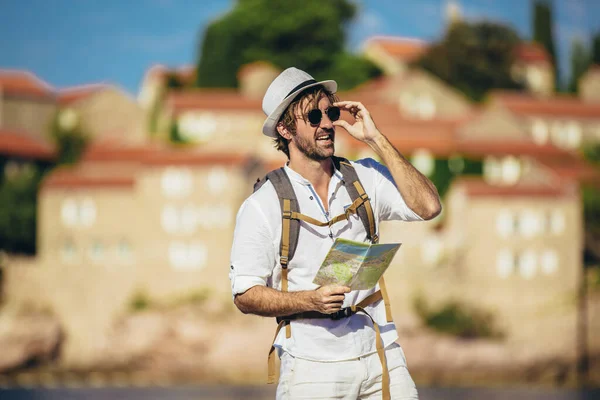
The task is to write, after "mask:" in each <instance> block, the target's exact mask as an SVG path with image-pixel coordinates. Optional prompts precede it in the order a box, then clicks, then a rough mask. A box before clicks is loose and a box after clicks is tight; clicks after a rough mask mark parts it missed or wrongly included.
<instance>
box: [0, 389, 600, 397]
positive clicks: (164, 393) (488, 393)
mask: <svg viewBox="0 0 600 400" xmlns="http://www.w3.org/2000/svg"><path fill="white" fill-rule="evenodd" d="M419 394H420V399H421V400H505V399H506V400H600V389H592V390H566V389H564V390H563V389H561V390H558V389H557V390H552V389H527V388H523V389H485V388H432V387H429V388H420V389H419ZM274 398H275V387H273V386H198V387H178V388H103V389H89V388H85V389H0V400H78V399H85V400H113V399H114V400H163V399H169V400H192V399H193V400H198V399H211V400H212V399H214V400H225V399H227V400H229V399H232V400H233V399H248V400H263V399H265V400H266V399H274Z"/></svg>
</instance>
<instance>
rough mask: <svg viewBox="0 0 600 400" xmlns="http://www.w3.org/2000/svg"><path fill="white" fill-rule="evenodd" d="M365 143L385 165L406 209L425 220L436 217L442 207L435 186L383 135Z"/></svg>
mask: <svg viewBox="0 0 600 400" xmlns="http://www.w3.org/2000/svg"><path fill="white" fill-rule="evenodd" d="M367 143H368V144H369V146H371V148H372V149H373V150H374V151H375V153H377V155H378V156H379V157H380V158H381V160H382V161H383V162H384V163H385V164H386V165H387V167H388V169H389V170H390V172H391V174H392V177H393V178H394V182H395V183H396V187H397V188H398V190H399V191H400V193H401V194H402V197H403V198H404V201H405V202H406V204H407V205H408V207H410V209H411V210H413V211H414V212H415V213H417V214H418V215H419V216H420V217H421V218H423V219H425V220H429V219H432V218H434V217H436V216H437V215H438V214H439V213H440V211H441V209H442V207H441V204H440V197H439V195H438V191H437V189H436V187H435V185H434V184H433V183H432V182H431V181H430V180H429V179H428V178H427V177H426V176H425V175H423V174H422V173H420V172H419V171H418V170H417V169H416V168H415V167H413V165H412V164H411V163H410V162H409V161H408V160H407V159H406V158H404V156H402V154H400V152H399V151H398V150H396V148H395V147H394V146H393V145H392V144H391V143H390V141H389V140H388V139H387V138H386V137H385V136H384V135H383V134H381V135H379V136H378V137H377V138H376V139H374V140H372V141H367Z"/></svg>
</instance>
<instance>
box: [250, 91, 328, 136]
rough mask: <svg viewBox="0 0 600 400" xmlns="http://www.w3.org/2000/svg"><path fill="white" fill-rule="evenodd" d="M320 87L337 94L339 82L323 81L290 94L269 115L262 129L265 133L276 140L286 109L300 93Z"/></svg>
mask: <svg viewBox="0 0 600 400" xmlns="http://www.w3.org/2000/svg"><path fill="white" fill-rule="evenodd" d="M319 85H322V86H324V87H325V89H327V91H329V92H331V93H335V92H337V82H336V81H332V80H328V81H321V82H316V83H312V84H310V85H306V86H304V87H302V88H300V89H298V90H296V91H295V92H292V93H290V94H289V95H288V96H287V97H286V98H285V99H284V100H283V101H282V102H281V104H279V105H278V106H277V108H276V109H275V110H273V112H272V113H271V114H269V116H268V117H267V119H266V120H265V123H264V124H263V128H262V131H263V133H264V134H265V135H267V136H269V137H272V138H276V137H277V122H279V118H281V114H283V112H284V111H285V109H286V108H287V107H288V106H289V105H290V103H291V102H292V101H293V100H294V99H295V98H296V95H297V94H298V93H300V92H303V91H305V90H306V89H308V88H311V87H313V86H319Z"/></svg>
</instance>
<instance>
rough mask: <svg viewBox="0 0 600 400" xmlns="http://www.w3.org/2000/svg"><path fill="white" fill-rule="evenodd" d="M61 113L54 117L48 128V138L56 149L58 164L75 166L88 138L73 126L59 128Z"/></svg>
mask: <svg viewBox="0 0 600 400" xmlns="http://www.w3.org/2000/svg"><path fill="white" fill-rule="evenodd" d="M60 117H61V111H59V112H58V113H57V114H56V116H55V117H54V119H53V121H52V124H51V126H50V137H51V139H52V140H53V141H54V144H55V145H56V147H57V149H58V164H75V163H76V162H77V161H78V160H79V158H80V157H81V155H82V154H83V151H84V150H85V148H86V146H87V144H88V142H89V138H88V136H87V135H86V134H85V133H84V132H83V131H82V130H81V128H80V127H79V126H78V125H77V124H74V125H73V126H72V127H70V128H69V129H66V128H64V127H62V126H61V122H60Z"/></svg>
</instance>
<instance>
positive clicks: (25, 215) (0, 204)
mask: <svg viewBox="0 0 600 400" xmlns="http://www.w3.org/2000/svg"><path fill="white" fill-rule="evenodd" d="M2 164H3V163H2ZM43 171H44V168H43V166H37V165H33V164H28V165H26V166H23V167H21V168H20V171H18V172H17V173H16V174H15V175H14V176H11V177H6V178H5V179H3V180H2V181H1V182H0V250H4V251H7V252H9V253H21V254H35V246H36V215H37V206H36V204H37V203H36V202H37V192H38V186H39V183H40V181H41V178H42V175H43Z"/></svg>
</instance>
